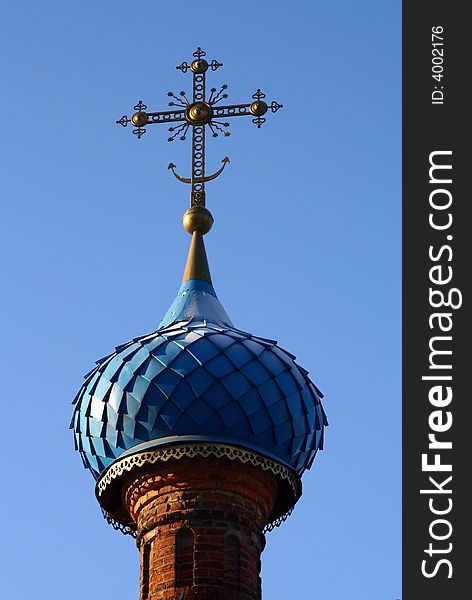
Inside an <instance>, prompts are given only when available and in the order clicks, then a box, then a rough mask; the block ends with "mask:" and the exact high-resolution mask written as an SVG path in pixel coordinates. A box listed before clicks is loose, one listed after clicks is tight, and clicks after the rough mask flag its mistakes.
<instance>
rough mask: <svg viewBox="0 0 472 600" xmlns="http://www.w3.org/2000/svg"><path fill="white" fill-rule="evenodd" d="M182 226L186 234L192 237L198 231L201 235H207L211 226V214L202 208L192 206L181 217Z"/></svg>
mask: <svg viewBox="0 0 472 600" xmlns="http://www.w3.org/2000/svg"><path fill="white" fill-rule="evenodd" d="M182 224H183V226H184V228H185V230H186V231H188V233H190V235H192V233H193V232H194V231H198V232H199V233H201V234H202V235H205V233H208V232H209V231H210V229H211V227H212V225H213V217H212V215H211V212H210V211H209V210H208V209H207V208H204V207H203V206H192V207H191V208H189V209H188V210H187V211H186V212H185V214H184V216H183V217H182Z"/></svg>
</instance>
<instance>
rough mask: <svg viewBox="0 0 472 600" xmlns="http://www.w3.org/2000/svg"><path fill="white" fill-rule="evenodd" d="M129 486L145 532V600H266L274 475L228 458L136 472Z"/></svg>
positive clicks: (141, 536) (141, 535)
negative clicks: (265, 554) (265, 557)
mask: <svg viewBox="0 0 472 600" xmlns="http://www.w3.org/2000/svg"><path fill="white" fill-rule="evenodd" d="M124 489H125V493H124V502H125V504H126V506H127V507H128V510H129V512H130V514H131V516H132V517H133V519H134V521H135V522H136V524H137V527H138V537H137V544H138V547H139V549H140V553H141V581H140V590H141V592H140V600H260V598H261V585H260V576H259V573H260V555H261V552H262V550H263V549H264V545H265V539H264V535H263V534H262V529H263V527H264V525H265V524H266V523H267V519H268V516H269V515H270V513H271V511H272V507H273V503H274V500H275V496H276V483H275V479H274V477H273V476H272V475H271V474H269V473H267V472H265V471H263V470H262V469H257V468H255V467H253V466H252V465H248V464H243V463H241V462H239V461H230V460H228V459H225V458H214V457H208V458H203V457H195V458H183V459H179V460H175V459H174V460H171V461H168V462H165V463H161V464H160V465H154V466H150V467H148V470H147V471H146V472H145V473H144V474H143V472H142V471H141V472H140V474H139V475H135V479H132V477H131V475H130V476H129V478H128V481H127V485H126V486H125V488H124Z"/></svg>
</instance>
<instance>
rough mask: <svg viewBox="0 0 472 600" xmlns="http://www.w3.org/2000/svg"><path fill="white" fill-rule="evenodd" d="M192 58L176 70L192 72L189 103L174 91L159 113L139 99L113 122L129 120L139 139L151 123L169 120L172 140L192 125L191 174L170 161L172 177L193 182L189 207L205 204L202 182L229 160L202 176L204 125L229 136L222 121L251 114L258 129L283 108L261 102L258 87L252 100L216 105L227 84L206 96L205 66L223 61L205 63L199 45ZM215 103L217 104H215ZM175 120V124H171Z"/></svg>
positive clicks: (213, 67)
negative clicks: (177, 169) (130, 110)
mask: <svg viewBox="0 0 472 600" xmlns="http://www.w3.org/2000/svg"><path fill="white" fill-rule="evenodd" d="M193 56H194V60H193V61H192V63H191V64H190V65H189V64H187V63H186V62H183V63H182V64H180V65H178V66H177V67H176V69H178V70H179V71H181V72H182V73H186V72H187V71H189V70H190V71H191V72H192V74H193V85H192V102H190V101H189V100H188V98H187V95H186V94H185V92H183V91H182V92H180V93H179V96H176V95H175V94H174V93H173V92H169V93H168V94H167V95H168V96H169V97H170V98H171V100H170V102H169V106H170V107H176V108H172V109H171V110H165V111H159V112H147V106H146V105H145V104H143V102H142V101H141V100H140V101H139V102H138V103H137V104H136V105H135V107H134V109H135V110H136V111H137V112H135V113H134V114H133V115H132V116H131V117H130V118H128V117H127V116H126V115H124V116H123V117H121V119H119V120H118V121H116V122H117V123H118V124H119V125H122V126H123V127H126V126H127V125H128V123H130V122H131V124H132V125H134V126H135V128H136V129H133V133H134V134H135V135H136V136H137V137H138V139H140V138H141V137H142V136H143V135H144V134H145V133H146V127H147V126H148V125H153V124H154V123H170V124H171V127H169V131H170V132H171V134H172V135H171V137H169V138H168V141H169V142H172V141H174V140H175V138H176V137H177V136H179V137H180V140H182V141H183V140H185V139H186V137H187V132H188V130H189V127H191V128H192V175H191V177H181V176H180V175H178V174H177V173H176V172H175V165H174V164H172V163H170V165H169V169H171V171H172V173H173V174H174V176H175V177H176V178H177V179H178V180H179V181H182V182H183V183H189V184H191V185H192V191H191V195H190V206H205V182H207V181H211V180H212V179H216V178H217V177H218V175H220V174H221V173H222V171H223V169H224V168H225V166H226V164H227V163H229V158H228V157H225V158H224V159H223V161H222V162H223V166H222V167H221V168H220V169H219V170H218V171H217V172H216V173H214V174H213V175H208V176H206V175H205V126H206V125H208V127H209V128H210V131H211V133H212V136H213V137H218V134H219V133H222V134H223V135H224V136H225V137H228V136H229V135H230V133H229V132H228V131H227V130H226V129H227V128H228V127H229V126H230V124H229V123H228V122H227V121H225V120H223V121H222V120H220V119H227V118H229V117H241V116H244V115H249V116H252V117H253V119H252V122H253V123H254V124H255V125H256V126H257V127H258V128H259V127H261V125H262V124H263V123H265V122H266V119H265V117H264V116H263V115H265V114H266V113H267V112H268V110H269V109H270V110H271V111H272V112H273V113H275V112H277V111H278V110H279V108H282V107H283V105H282V104H278V103H277V102H276V101H275V100H273V101H272V102H271V104H267V103H266V102H264V98H265V97H266V96H265V94H263V93H262V92H261V90H259V89H258V90H257V91H256V92H255V93H254V94H253V95H252V99H253V102H250V103H247V104H229V105H225V106H220V105H218V103H219V102H221V100H223V99H225V98H227V97H228V94H227V93H226V90H227V89H228V86H227V85H226V84H224V85H222V86H221V88H220V90H219V91H218V92H217V91H216V88H211V90H210V96H209V97H208V98H206V72H207V71H208V69H211V70H212V71H216V70H217V69H218V68H219V67H222V66H223V65H222V63H220V62H218V61H216V60H212V61H211V62H210V63H208V62H207V61H206V60H205V58H204V56H206V52H204V51H203V50H202V49H201V48H197V50H196V51H195V52H194V53H193ZM217 105H218V106H217ZM175 123H177V125H174V124H175Z"/></svg>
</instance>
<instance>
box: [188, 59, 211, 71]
mask: <svg viewBox="0 0 472 600" xmlns="http://www.w3.org/2000/svg"><path fill="white" fill-rule="evenodd" d="M207 69H208V63H207V61H206V60H205V59H204V58H197V60H194V61H193V63H192V64H191V65H190V70H191V71H192V72H193V73H197V74H200V73H205V71H206V70H207Z"/></svg>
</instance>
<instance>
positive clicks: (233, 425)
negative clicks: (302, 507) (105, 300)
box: [71, 318, 327, 478]
mask: <svg viewBox="0 0 472 600" xmlns="http://www.w3.org/2000/svg"><path fill="white" fill-rule="evenodd" d="M294 359H295V357H294V356H293V355H291V354H289V353H288V352H286V351H284V350H282V349H281V348H279V347H278V346H277V345H276V342H274V341H272V340H267V339H263V338H259V337H256V336H253V335H251V334H249V333H245V332H243V331H240V330H238V329H235V328H234V327H232V326H230V325H228V324H225V323H222V322H221V321H218V323H212V322H207V321H204V320H196V319H194V318H193V319H190V320H184V321H181V322H179V323H174V324H172V325H170V326H168V327H164V328H161V329H159V330H158V331H157V332H155V333H152V334H150V335H146V336H143V337H140V338H137V339H135V340H132V341H130V342H128V343H127V344H123V345H121V346H118V347H117V348H116V351H115V352H114V353H113V354H111V355H110V356H107V357H105V358H103V359H101V360H100V361H98V362H97V366H96V368H95V369H94V370H93V371H91V372H90V373H89V374H88V375H86V377H85V383H84V385H83V386H82V388H81V390H80V391H79V393H78V395H77V397H76V398H75V400H74V404H75V410H74V415H73V418H72V423H71V428H73V430H74V433H75V443H76V448H77V449H78V450H79V451H80V454H81V456H82V459H83V462H84V465H85V466H86V467H87V468H89V469H90V470H91V471H92V473H93V474H94V476H95V478H98V476H99V475H100V474H101V473H102V472H103V470H104V469H105V468H106V467H107V466H109V465H110V464H111V463H112V462H113V461H114V460H115V459H117V458H118V457H119V456H120V455H122V454H123V452H125V451H126V450H130V449H132V448H133V447H134V446H136V445H138V444H142V443H143V442H144V443H146V442H147V443H148V444H147V445H148V446H153V445H156V446H157V445H159V444H165V443H169V442H171V441H174V442H175V441H179V442H186V441H211V442H222V443H229V444H233V445H237V446H243V447H246V448H250V449H253V450H256V451H258V452H259V453H261V454H264V455H266V456H269V457H271V458H273V459H275V460H277V461H278V462H280V463H282V464H284V465H287V466H289V467H291V468H292V469H294V470H296V471H297V472H298V473H299V474H301V473H302V472H303V471H304V470H305V469H306V468H309V467H310V466H311V463H312V461H313V459H314V457H315V454H316V452H317V450H318V449H321V448H322V446H323V428H324V426H325V425H327V420H326V416H325V413H324V411H323V407H322V405H321V398H322V394H321V392H320V391H319V390H318V389H317V388H316V386H315V385H313V383H312V382H311V381H310V380H309V378H308V374H307V371H305V370H304V369H302V368H301V367H300V366H298V365H297V364H296V363H295V360H294ZM170 438H171V439H170Z"/></svg>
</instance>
